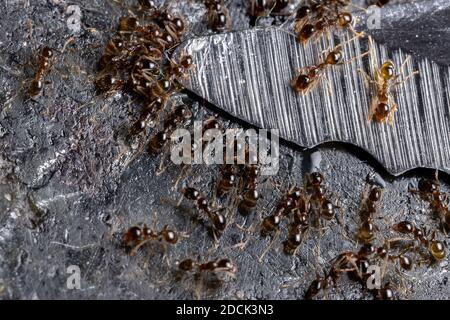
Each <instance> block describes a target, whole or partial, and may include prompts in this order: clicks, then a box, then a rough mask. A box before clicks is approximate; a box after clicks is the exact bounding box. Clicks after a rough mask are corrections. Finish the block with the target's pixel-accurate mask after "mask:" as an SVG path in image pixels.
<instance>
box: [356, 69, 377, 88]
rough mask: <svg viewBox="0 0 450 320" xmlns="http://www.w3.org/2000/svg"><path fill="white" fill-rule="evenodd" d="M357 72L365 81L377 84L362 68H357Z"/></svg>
mask: <svg viewBox="0 0 450 320" xmlns="http://www.w3.org/2000/svg"><path fill="white" fill-rule="evenodd" d="M358 72H359V73H361V75H362V76H363V77H364V80H365V81H366V83H368V84H371V83H373V84H377V82H376V81H375V80H373V79H372V77H371V76H369V74H368V73H367V72H365V71H364V70H363V69H358Z"/></svg>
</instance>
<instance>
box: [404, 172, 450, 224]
mask: <svg viewBox="0 0 450 320" xmlns="http://www.w3.org/2000/svg"><path fill="white" fill-rule="evenodd" d="M411 192H413V193H417V194H419V197H420V198H421V199H422V200H424V201H426V202H428V203H429V205H430V208H431V210H432V211H433V212H434V213H436V214H437V215H438V216H439V218H440V220H441V224H442V226H443V229H444V231H447V230H450V209H449V207H448V195H446V194H444V193H442V192H441V190H440V185H439V181H438V180H437V177H436V180H435V181H433V180H429V179H420V180H419V183H418V190H411Z"/></svg>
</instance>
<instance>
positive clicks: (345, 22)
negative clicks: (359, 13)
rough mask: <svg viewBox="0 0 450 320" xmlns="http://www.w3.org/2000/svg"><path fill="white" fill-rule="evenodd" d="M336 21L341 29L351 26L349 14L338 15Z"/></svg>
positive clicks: (351, 17) (351, 20)
mask: <svg viewBox="0 0 450 320" xmlns="http://www.w3.org/2000/svg"><path fill="white" fill-rule="evenodd" d="M338 21H339V25H340V26H341V27H347V26H350V25H351V24H352V22H353V16H352V15H351V14H350V13H349V12H343V13H340V14H339V15H338Z"/></svg>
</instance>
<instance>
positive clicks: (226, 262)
mask: <svg viewBox="0 0 450 320" xmlns="http://www.w3.org/2000/svg"><path fill="white" fill-rule="evenodd" d="M236 272H237V267H236V265H235V264H234V263H233V262H232V261H231V260H230V259H228V258H219V259H215V260H211V261H205V262H199V261H198V260H197V261H195V260H193V259H190V258H188V259H184V260H182V261H180V262H178V276H183V275H184V274H192V275H193V276H194V279H195V281H197V282H198V283H197V284H198V287H197V290H196V295H197V297H198V298H200V292H202V291H204V289H205V288H204V287H203V286H204V285H206V289H217V288H218V287H219V286H220V285H221V284H222V283H223V282H224V281H225V280H227V278H228V279H229V278H231V279H234V278H235V277H236Z"/></svg>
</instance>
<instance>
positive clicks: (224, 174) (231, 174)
mask: <svg viewBox="0 0 450 320" xmlns="http://www.w3.org/2000/svg"><path fill="white" fill-rule="evenodd" d="M236 181H237V176H236V173H235V170H234V165H232V164H224V165H223V167H222V169H221V176H220V179H219V182H218V183H217V196H218V197H222V196H223V195H224V194H226V193H228V192H230V190H231V189H232V188H233V187H234V186H235V185H236Z"/></svg>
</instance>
